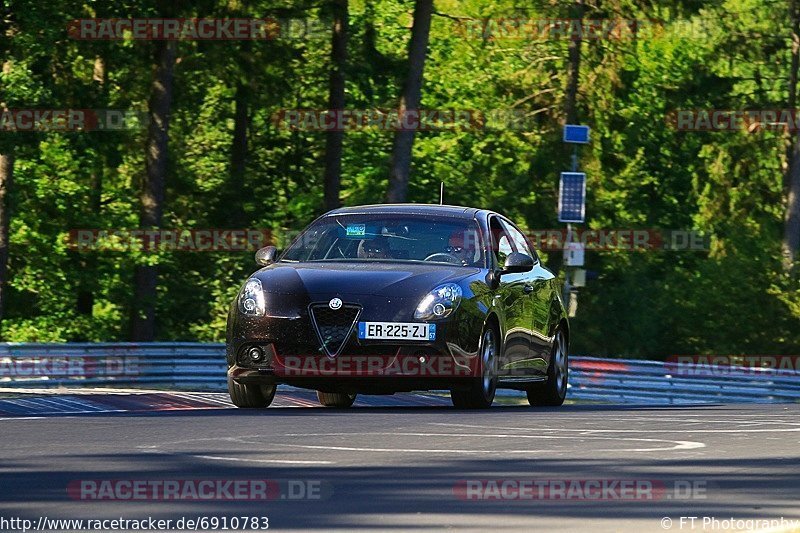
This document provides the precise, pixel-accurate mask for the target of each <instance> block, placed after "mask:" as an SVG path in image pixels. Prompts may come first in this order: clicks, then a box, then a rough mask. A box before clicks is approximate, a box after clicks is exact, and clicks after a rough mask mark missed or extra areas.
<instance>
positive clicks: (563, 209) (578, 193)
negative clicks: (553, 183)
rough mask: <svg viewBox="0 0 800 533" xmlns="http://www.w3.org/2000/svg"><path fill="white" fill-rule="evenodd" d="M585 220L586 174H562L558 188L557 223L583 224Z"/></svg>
mask: <svg viewBox="0 0 800 533" xmlns="http://www.w3.org/2000/svg"><path fill="white" fill-rule="evenodd" d="M585 220H586V174H585V173H584V172H562V173H561V182H560V183H559V186H558V221H559V222H584V221H585Z"/></svg>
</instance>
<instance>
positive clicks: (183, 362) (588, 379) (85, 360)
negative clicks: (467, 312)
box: [0, 342, 800, 404]
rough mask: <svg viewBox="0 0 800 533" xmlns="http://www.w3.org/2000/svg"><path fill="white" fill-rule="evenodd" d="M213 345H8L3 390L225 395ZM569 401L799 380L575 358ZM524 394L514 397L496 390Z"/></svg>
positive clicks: (763, 396)
mask: <svg viewBox="0 0 800 533" xmlns="http://www.w3.org/2000/svg"><path fill="white" fill-rule="evenodd" d="M225 370H226V364H225V346H224V345H223V344H215V343H189V342H169V343H144V344H136V343H67V344H49V343H48V344H40V343H22V344H17V343H3V344H0V388H8V387H11V388H42V387H119V388H127V387H146V388H169V389H176V388H177V389H182V390H202V391H221V390H225V389H226V383H225ZM569 384H570V392H569V398H570V399H575V400H595V401H602V402H614V403H648V404H678V403H709V402H797V401H800V374H797V373H795V372H791V371H756V370H754V369H751V368H735V367H729V368H727V369H725V370H724V371H722V372H721V371H719V369H716V371H710V369H708V368H703V367H692V366H690V365H685V364H681V365H677V364H670V363H663V362H657V361H634V360H625V359H599V358H593V357H572V359H571V363H570V383H569ZM498 392H499V395H502V396H520V395H521V394H522V393H519V392H516V391H498Z"/></svg>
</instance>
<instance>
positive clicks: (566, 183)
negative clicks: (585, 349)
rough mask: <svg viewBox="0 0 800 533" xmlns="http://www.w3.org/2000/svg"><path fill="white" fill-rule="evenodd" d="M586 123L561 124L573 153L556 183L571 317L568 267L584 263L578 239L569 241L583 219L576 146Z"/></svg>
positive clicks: (573, 295)
mask: <svg viewBox="0 0 800 533" xmlns="http://www.w3.org/2000/svg"><path fill="white" fill-rule="evenodd" d="M589 137H590V129H589V126H582V125H580V124H567V125H565V126H564V142H565V143H568V144H572V145H574V147H575V149H574V150H573V152H572V171H571V172H562V173H561V180H560V182H559V186H558V221H559V222H566V223H567V238H566V241H565V243H564V269H565V275H564V295H563V301H564V304H565V305H566V306H567V309H568V313H569V316H570V317H573V316H575V312H576V310H577V308H578V294H577V292H576V291H574V290H573V288H572V286H571V284H570V267H580V266H583V265H584V260H583V254H584V247H583V245H582V244H581V243H580V242H572V224H573V223H575V224H582V223H584V222H585V221H586V174H585V173H583V172H578V145H581V144H588V143H589Z"/></svg>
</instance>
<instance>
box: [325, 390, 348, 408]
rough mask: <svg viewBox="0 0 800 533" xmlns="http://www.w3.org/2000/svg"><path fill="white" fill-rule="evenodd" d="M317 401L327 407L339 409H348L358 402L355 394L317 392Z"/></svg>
mask: <svg viewBox="0 0 800 533" xmlns="http://www.w3.org/2000/svg"><path fill="white" fill-rule="evenodd" d="M317 399H318V400H319V403H321V404H322V405H323V406H325V407H338V408H340V409H346V408H347V407H350V406H351V405H353V402H355V401H356V395H355V394H345V393H343V392H322V391H319V390H318V391H317Z"/></svg>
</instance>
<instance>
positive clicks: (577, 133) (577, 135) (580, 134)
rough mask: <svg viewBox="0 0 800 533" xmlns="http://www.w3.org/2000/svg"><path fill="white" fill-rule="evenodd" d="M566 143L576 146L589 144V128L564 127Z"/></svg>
mask: <svg viewBox="0 0 800 533" xmlns="http://www.w3.org/2000/svg"><path fill="white" fill-rule="evenodd" d="M564 142H565V143H574V144H589V126H579V125H577V124H567V125H566V126H564Z"/></svg>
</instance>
